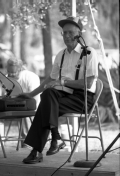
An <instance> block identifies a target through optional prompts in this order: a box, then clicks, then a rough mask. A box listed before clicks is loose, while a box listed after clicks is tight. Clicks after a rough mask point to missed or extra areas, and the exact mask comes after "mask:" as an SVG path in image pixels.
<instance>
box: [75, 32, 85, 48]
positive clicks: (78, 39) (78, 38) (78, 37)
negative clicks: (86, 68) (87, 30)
mask: <svg viewBox="0 0 120 176" xmlns="http://www.w3.org/2000/svg"><path fill="white" fill-rule="evenodd" d="M80 38H82V36H81V35H76V36H75V37H74V40H77V42H78V43H80V44H81V46H82V47H85V46H84V45H83V43H82V42H81V41H80Z"/></svg>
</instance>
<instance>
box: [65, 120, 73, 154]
mask: <svg viewBox="0 0 120 176" xmlns="http://www.w3.org/2000/svg"><path fill="white" fill-rule="evenodd" d="M66 120H67V127H68V135H69V140H70V146H71V151H72V148H73V147H72V146H73V145H72V142H71V134H70V126H69V124H70V123H69V117H66Z"/></svg>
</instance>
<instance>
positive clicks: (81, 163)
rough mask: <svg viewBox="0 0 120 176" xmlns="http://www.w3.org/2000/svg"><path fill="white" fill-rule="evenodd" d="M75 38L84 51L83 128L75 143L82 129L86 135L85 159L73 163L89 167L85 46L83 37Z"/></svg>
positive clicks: (90, 162) (92, 162)
mask: <svg viewBox="0 0 120 176" xmlns="http://www.w3.org/2000/svg"><path fill="white" fill-rule="evenodd" d="M80 38H82V40H83V42H84V45H83V43H82V42H81V40H80ZM76 39H77V42H78V43H79V44H80V45H81V46H82V49H83V50H84V51H85V53H86V57H85V67H84V96H85V128H83V130H82V132H81V136H80V137H79V139H78V141H77V144H78V143H79V142H80V139H81V137H82V135H83V132H84V129H85V135H86V160H85V161H76V162H75V163H74V167H85V168H89V167H91V165H93V164H94V161H89V159H88V121H89V119H88V118H87V115H88V114H87V76H86V71H87V46H86V44H85V41H84V39H83V37H82V36H78V37H77V38H76ZM76 148H77V145H76V147H75V148H74V149H73V151H72V152H71V155H70V157H69V160H70V158H71V157H72V155H73V153H74V151H75V150H76Z"/></svg>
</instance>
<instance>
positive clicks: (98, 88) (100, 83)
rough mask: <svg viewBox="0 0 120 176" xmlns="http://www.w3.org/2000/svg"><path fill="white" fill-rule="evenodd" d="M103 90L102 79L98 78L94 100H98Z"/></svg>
mask: <svg viewBox="0 0 120 176" xmlns="http://www.w3.org/2000/svg"><path fill="white" fill-rule="evenodd" d="M102 90H103V83H102V81H101V80H100V79H97V82H96V91H95V95H94V101H98V99H99V97H100V95H101V93H102Z"/></svg>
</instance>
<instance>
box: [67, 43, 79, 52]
mask: <svg viewBox="0 0 120 176" xmlns="http://www.w3.org/2000/svg"><path fill="white" fill-rule="evenodd" d="M66 51H67V52H68V50H66ZM73 51H76V52H77V53H81V45H80V44H79V43H78V44H77V46H76V47H75V48H74V50H73ZM73 51H72V52H73ZM68 53H69V52H68Z"/></svg>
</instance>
